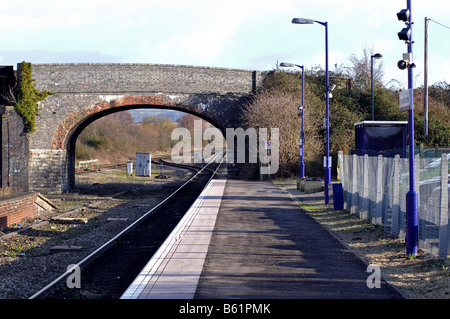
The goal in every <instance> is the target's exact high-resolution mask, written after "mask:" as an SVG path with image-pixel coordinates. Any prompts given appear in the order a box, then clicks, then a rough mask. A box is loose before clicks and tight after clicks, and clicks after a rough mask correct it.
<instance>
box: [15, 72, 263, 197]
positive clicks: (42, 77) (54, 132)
mask: <svg viewBox="0 0 450 319" xmlns="http://www.w3.org/2000/svg"><path fill="white" fill-rule="evenodd" d="M20 67H21V65H20V64H19V65H18V74H20ZM32 74H33V79H35V82H34V83H35V87H36V88H37V89H38V90H39V91H42V90H48V91H52V92H54V93H55V95H51V96H49V97H48V98H47V99H46V100H44V101H42V102H41V103H40V114H39V116H38V117H37V121H36V131H35V132H34V133H30V134H28V142H29V150H30V152H29V161H28V163H29V167H28V172H29V188H30V190H34V191H42V192H47V193H48V192H55V193H61V192H64V191H68V190H71V189H73V187H74V185H75V173H74V167H75V142H76V140H77V137H78V135H79V134H80V133H81V131H82V130H83V129H84V128H85V127H86V126H87V125H89V124H90V123H92V122H93V121H95V120H97V119H99V118H101V117H103V116H105V115H108V114H111V113H114V112H119V111H124V110H130V109H137V108H159V109H164V108H166V109H173V110H178V111H183V112H187V113H191V114H194V115H196V116H199V117H200V118H203V119H205V120H206V121H208V122H210V123H211V124H213V125H214V126H216V127H217V128H219V129H221V130H222V132H224V131H225V129H226V128H227V127H232V128H237V127H240V126H241V124H240V120H239V119H240V114H242V113H241V112H242V111H241V110H242V105H243V104H244V103H245V102H247V101H248V99H249V98H250V97H251V96H252V95H253V94H254V93H255V92H256V91H257V90H258V89H259V88H260V87H261V86H262V84H263V81H264V78H265V72H260V71H249V70H235V69H224V68H210V67H193V66H178V65H156V64H35V65H33V73H32ZM19 81H20V79H19ZM224 135H225V134H224Z"/></svg>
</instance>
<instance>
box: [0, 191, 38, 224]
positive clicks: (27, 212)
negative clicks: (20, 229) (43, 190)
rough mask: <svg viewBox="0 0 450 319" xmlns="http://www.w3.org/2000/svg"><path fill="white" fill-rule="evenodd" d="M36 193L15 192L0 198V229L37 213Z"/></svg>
mask: <svg viewBox="0 0 450 319" xmlns="http://www.w3.org/2000/svg"><path fill="white" fill-rule="evenodd" d="M37 196H38V194H37V193H31V192H27V193H17V194H13V195H8V196H4V197H2V198H1V199H0V229H3V228H5V227H8V226H11V225H13V224H17V223H20V222H22V221H23V219H24V218H26V217H32V216H36V215H37V214H38V213H39V208H38V205H36V204H35V202H36V199H37Z"/></svg>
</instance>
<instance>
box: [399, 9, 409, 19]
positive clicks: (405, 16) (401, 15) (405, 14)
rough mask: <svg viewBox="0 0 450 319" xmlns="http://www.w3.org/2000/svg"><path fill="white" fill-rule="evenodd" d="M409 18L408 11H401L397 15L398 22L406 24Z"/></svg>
mask: <svg viewBox="0 0 450 319" xmlns="http://www.w3.org/2000/svg"><path fill="white" fill-rule="evenodd" d="M409 16H410V13H409V10H408V9H403V10H401V11H400V12H398V13H397V18H398V20H399V21H404V22H407V21H408V20H409Z"/></svg>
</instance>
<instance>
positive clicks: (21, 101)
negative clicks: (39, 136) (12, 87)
mask: <svg viewBox="0 0 450 319" xmlns="http://www.w3.org/2000/svg"><path fill="white" fill-rule="evenodd" d="M31 73H32V66H31V63H29V62H22V70H21V71H20V86H19V88H18V96H17V103H15V105H14V106H15V109H16V111H17V113H19V114H20V115H21V116H22V117H23V119H24V121H25V127H26V130H27V132H34V131H35V128H36V114H37V113H38V112H39V104H38V103H39V102H40V101H43V100H45V99H46V98H47V96H49V95H51V94H53V93H52V92H49V91H43V92H39V91H38V90H36V88H35V87H34V83H33V81H34V80H33V78H32V74H31Z"/></svg>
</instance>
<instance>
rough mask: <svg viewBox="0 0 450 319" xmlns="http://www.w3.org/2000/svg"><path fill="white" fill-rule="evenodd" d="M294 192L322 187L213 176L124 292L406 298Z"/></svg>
mask: <svg viewBox="0 0 450 319" xmlns="http://www.w3.org/2000/svg"><path fill="white" fill-rule="evenodd" d="M291 196H294V197H295V196H299V199H300V200H303V201H305V200H308V198H310V199H312V198H313V197H317V196H321V194H320V193H319V194H309V195H304V194H296V193H295V192H291V193H290V194H289V192H287V191H285V190H282V189H281V188H279V187H278V186H276V185H273V184H272V183H271V182H268V181H244V180H226V179H221V178H219V179H214V180H213V181H212V183H211V184H210V185H209V186H208V188H206V189H205V190H204V191H203V193H202V195H201V196H200V197H199V199H198V200H197V201H196V202H195V203H194V204H193V206H192V207H191V209H190V210H189V212H188V213H187V214H186V216H185V217H184V218H183V220H182V221H181V222H180V224H179V225H178V226H177V228H176V229H175V230H174V232H173V233H172V235H171V236H170V237H169V238H168V239H167V240H166V242H165V243H164V244H163V245H162V246H161V248H160V249H159V250H158V252H157V253H156V254H155V256H154V257H153V258H152V259H151V260H150V261H149V263H148V264H147V266H145V267H144V269H143V270H142V272H141V273H140V275H139V276H138V277H137V278H136V279H135V281H134V282H133V283H132V284H131V285H130V287H129V288H128V290H127V291H126V292H125V293H124V294H123V295H122V299H398V298H402V295H401V294H400V293H399V292H398V291H397V290H395V289H394V288H393V287H392V286H390V285H389V284H388V283H386V282H385V281H383V280H382V279H381V286H380V288H369V287H368V285H367V279H368V277H369V275H370V273H368V272H367V264H365V263H364V262H363V261H362V260H360V259H359V258H358V257H356V256H355V255H354V254H353V253H352V252H351V251H349V250H348V249H347V247H346V246H345V245H344V244H342V243H341V242H340V241H339V240H338V239H336V238H335V237H334V236H333V235H332V234H330V233H329V232H328V231H327V230H326V229H324V228H323V227H322V226H321V225H320V224H319V223H317V222H316V221H315V220H313V219H312V217H310V216H308V215H307V214H305V212H304V211H302V210H301V209H300V208H299V206H298V204H297V203H296V202H295V201H294V200H292V198H291ZM300 197H301V198H300Z"/></svg>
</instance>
